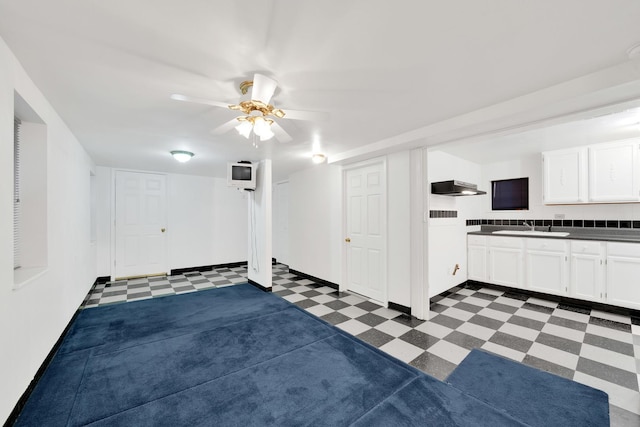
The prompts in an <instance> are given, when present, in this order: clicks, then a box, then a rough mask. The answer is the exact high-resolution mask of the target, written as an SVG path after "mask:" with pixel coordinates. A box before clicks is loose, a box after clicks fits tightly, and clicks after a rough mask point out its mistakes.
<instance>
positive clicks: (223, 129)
mask: <svg viewBox="0 0 640 427" xmlns="http://www.w3.org/2000/svg"><path fill="white" fill-rule="evenodd" d="M238 123H239V122H238V119H231V120H229V121H228V122H224V123H223V124H221V125H220V126H218V127H217V128H215V129H212V130H211V133H212V134H213V135H222V134H223V133H227V132H229V131H230V130H231V129H233V128H235V127H236V126H237V125H238Z"/></svg>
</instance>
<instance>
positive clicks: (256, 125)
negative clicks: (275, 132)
mask: <svg viewBox="0 0 640 427" xmlns="http://www.w3.org/2000/svg"><path fill="white" fill-rule="evenodd" d="M253 131H254V132H255V134H256V135H258V136H260V137H261V136H262V135H263V134H264V135H266V134H267V133H268V132H271V129H269V124H268V123H267V122H266V120H265V119H264V118H263V117H260V116H257V117H254V118H253Z"/></svg>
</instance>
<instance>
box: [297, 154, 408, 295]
mask: <svg viewBox="0 0 640 427" xmlns="http://www.w3.org/2000/svg"><path fill="white" fill-rule="evenodd" d="M386 161H387V236H388V242H387V273H388V278H389V279H388V292H387V297H388V299H389V301H391V302H394V303H396V304H401V305H404V306H406V307H410V306H411V298H410V297H411V282H410V280H411V277H410V261H411V258H410V235H411V231H410V227H411V221H410V152H409V151H402V152H398V153H394V154H391V155H388V156H387V157H386ZM342 205H343V187H342V168H341V167H339V166H335V165H328V164H322V165H318V166H315V167H313V168H310V169H306V170H304V171H301V172H298V173H295V174H293V175H291V176H290V177H289V267H290V268H292V269H294V270H298V271H301V272H303V273H306V274H309V275H311V276H315V277H318V278H320V279H324V280H328V281H330V282H333V283H336V284H342V282H343V271H342V268H343V266H342V256H343V253H342V251H343V246H342V245H343V244H344V243H343V242H344V237H345V236H344V235H343V216H342V215H343V213H342Z"/></svg>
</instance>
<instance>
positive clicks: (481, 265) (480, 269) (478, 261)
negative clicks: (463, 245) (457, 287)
mask: <svg viewBox="0 0 640 427" xmlns="http://www.w3.org/2000/svg"><path fill="white" fill-rule="evenodd" d="M467 277H468V278H469V280H477V281H479V282H486V281H487V247H486V246H469V247H468V249H467Z"/></svg>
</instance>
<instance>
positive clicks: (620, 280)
mask: <svg viewBox="0 0 640 427" xmlns="http://www.w3.org/2000/svg"><path fill="white" fill-rule="evenodd" d="M467 241H468V247H467V262H468V278H469V279H471V280H477V281H481V282H487V283H494V284H496V285H502V286H508V287H512V288H519V289H529V290H532V291H536V292H542V293H546V294H553V295H559V296H568V297H571V298H576V299H581V300H588V301H595V302H602V303H605V304H611V305H616V306H620V307H627V308H633V309H637V310H640V243H621V242H603V241H595V240H564V239H545V238H523V237H507V236H479V235H470V236H468V240H467Z"/></svg>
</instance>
